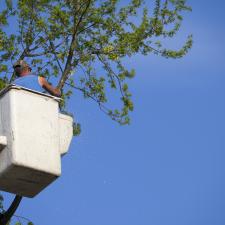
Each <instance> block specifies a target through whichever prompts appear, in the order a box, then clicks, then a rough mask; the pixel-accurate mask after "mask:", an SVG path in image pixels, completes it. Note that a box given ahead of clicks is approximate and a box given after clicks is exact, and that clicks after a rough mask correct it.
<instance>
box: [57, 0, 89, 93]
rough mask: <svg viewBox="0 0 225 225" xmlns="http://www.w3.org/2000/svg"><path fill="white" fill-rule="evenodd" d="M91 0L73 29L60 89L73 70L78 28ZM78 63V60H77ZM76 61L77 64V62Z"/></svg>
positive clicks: (59, 84) (59, 85)
mask: <svg viewBox="0 0 225 225" xmlns="http://www.w3.org/2000/svg"><path fill="white" fill-rule="evenodd" d="M91 1H92V0H88V2H87V5H86V8H85V9H84V11H83V12H82V14H81V16H80V18H79V20H78V22H77V24H75V23H74V31H73V36H72V40H71V44H70V49H69V54H68V58H67V61H66V65H65V69H64V72H63V74H62V76H61V78H60V81H59V83H58V85H57V88H59V89H62V88H63V86H64V84H65V82H66V80H67V79H68V75H69V73H70V71H71V64H72V59H73V56H74V50H75V47H76V35H77V31H78V28H79V25H80V23H81V21H82V19H83V17H84V15H85V14H86V12H87V10H88V8H89V6H90V4H91ZM77 63H78V62H77ZM77 63H76V64H77Z"/></svg>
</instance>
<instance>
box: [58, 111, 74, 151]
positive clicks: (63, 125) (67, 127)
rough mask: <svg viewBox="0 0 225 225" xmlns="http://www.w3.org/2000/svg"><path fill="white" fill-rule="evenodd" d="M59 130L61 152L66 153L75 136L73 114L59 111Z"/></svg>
mask: <svg viewBox="0 0 225 225" xmlns="http://www.w3.org/2000/svg"><path fill="white" fill-rule="evenodd" d="M59 132H60V135H59V136H60V139H59V143H60V153H61V155H65V154H66V153H67V151H68V150H69V146H70V142H71V140H72V137H73V119H72V118H71V116H68V115H64V114H61V113H59Z"/></svg>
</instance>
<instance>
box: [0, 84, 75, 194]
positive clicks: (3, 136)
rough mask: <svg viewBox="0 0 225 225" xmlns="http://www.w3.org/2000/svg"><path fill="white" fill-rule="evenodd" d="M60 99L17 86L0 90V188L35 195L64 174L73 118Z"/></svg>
mask: <svg viewBox="0 0 225 225" xmlns="http://www.w3.org/2000/svg"><path fill="white" fill-rule="evenodd" d="M59 100H60V99H59V98H56V97H53V96H50V95H46V94H42V93H39V92H35V91H33V90H29V89H26V88H22V87H18V86H9V87H7V88H6V89H4V90H3V91H1V92H0V189H1V190H3V191H7V192H11V193H15V194H18V195H21V196H26V197H34V196H35V195H37V194H38V193H39V192H40V191H42V190H43V189H44V188H45V187H47V186H48V185H49V184H50V183H51V182H53V181H54V180H55V179H56V178H58V177H59V176H60V175H61V156H62V155H64V154H65V153H66V152H67V151H68V148H69V145H70V142H71V140H72V136H73V119H72V118H71V117H70V116H68V115H64V114H61V113H59V106H58V105H59V104H58V102H59Z"/></svg>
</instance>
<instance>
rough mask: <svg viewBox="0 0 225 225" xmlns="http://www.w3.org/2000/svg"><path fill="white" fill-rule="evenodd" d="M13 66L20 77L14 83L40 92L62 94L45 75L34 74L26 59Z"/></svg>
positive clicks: (58, 95) (57, 95)
mask: <svg viewBox="0 0 225 225" xmlns="http://www.w3.org/2000/svg"><path fill="white" fill-rule="evenodd" d="M13 68H14V71H15V74H16V76H17V77H18V78H17V79H16V80H15V81H14V82H13V84H15V85H18V86H22V87H25V88H28V89H32V90H34V91H38V92H45V91H47V92H48V93H49V94H51V95H54V96H56V97H60V96H61V91H60V90H59V89H58V88H55V87H53V86H52V85H50V84H49V83H48V81H47V80H46V79H45V78H44V77H41V76H36V75H33V74H32V73H31V71H32V69H31V68H30V66H29V65H28V64H27V63H26V62H25V61H24V60H19V61H17V62H16V63H15V64H14V66H13Z"/></svg>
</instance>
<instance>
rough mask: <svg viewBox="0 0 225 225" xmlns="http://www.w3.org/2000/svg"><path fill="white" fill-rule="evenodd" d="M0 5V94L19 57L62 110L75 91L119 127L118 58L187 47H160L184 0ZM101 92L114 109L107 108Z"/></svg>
mask: <svg viewBox="0 0 225 225" xmlns="http://www.w3.org/2000/svg"><path fill="white" fill-rule="evenodd" d="M3 2H4V3H3V4H2V5H1V7H0V89H2V88H3V87H4V86H5V85H7V84H9V83H10V82H12V81H13V79H14V74H13V71H12V65H13V62H15V61H16V60H19V59H25V60H26V61H27V62H28V63H30V64H31V65H32V68H33V71H34V73H37V74H39V75H42V76H44V77H46V78H47V79H48V80H49V81H50V82H51V81H52V80H54V81H57V83H58V85H57V86H58V87H59V88H60V89H61V90H63V99H64V101H63V103H62V108H63V107H65V103H66V100H67V99H68V98H69V97H70V96H71V95H72V94H73V93H74V91H76V90H77V91H79V92H81V93H82V94H83V96H84V98H87V99H91V100H94V101H95V102H96V103H97V105H98V106H99V107H100V109H101V110H102V111H103V112H104V113H105V114H107V115H108V116H110V117H111V118H112V119H113V120H115V121H117V122H118V123H120V124H128V123H129V121H130V119H129V112H130V111H132V110H133V107H134V106H133V102H132V99H131V93H130V91H129V87H128V80H129V79H131V78H133V77H134V75H135V71H134V70H133V69H131V70H128V69H127V68H126V67H125V66H124V60H125V59H126V58H128V57H131V56H134V55H136V54H143V55H149V54H151V53H153V54H156V55H160V56H162V57H166V58H181V57H183V56H184V55H185V54H186V53H187V52H188V50H189V49H190V48H191V46H192V37H191V36H188V37H187V40H186V41H185V42H184V44H183V46H182V47H181V48H180V49H179V50H172V49H167V48H165V47H164V43H165V40H166V39H170V38H173V37H174V36H175V35H176V34H177V32H178V31H179V29H180V27H181V23H182V20H183V16H182V15H183V12H185V11H190V10H191V8H190V7H188V6H187V5H186V1H185V0H152V8H151V9H150V10H149V9H148V8H147V7H146V5H145V3H144V0H129V1H121V0H95V1H94V0H15V1H12V0H5V1H3ZM99 68H100V69H99ZM113 91H114V92H113ZM109 92H111V93H113V95H115V96H116V97H118V96H119V98H120V100H121V103H122V104H121V105H119V106H118V107H116V108H112V107H111V105H110V102H109V98H108V93H109ZM113 105H114V104H113ZM77 128H78V130H79V129H80V127H79V126H77ZM76 132H77V130H75V133H76ZM0 202H1V199H0ZM0 206H1V205H0Z"/></svg>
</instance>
